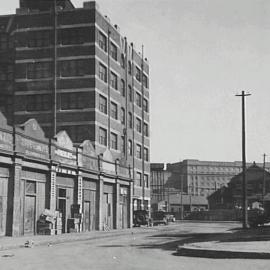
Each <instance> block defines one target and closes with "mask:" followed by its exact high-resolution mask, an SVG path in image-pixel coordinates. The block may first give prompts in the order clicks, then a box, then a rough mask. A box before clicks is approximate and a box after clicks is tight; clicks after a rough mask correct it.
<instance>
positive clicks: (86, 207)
mask: <svg viewBox="0 0 270 270" xmlns="http://www.w3.org/2000/svg"><path fill="white" fill-rule="evenodd" d="M83 217H84V220H83V222H84V223H83V227H84V231H90V230H91V202H90V201H84V203H83Z"/></svg>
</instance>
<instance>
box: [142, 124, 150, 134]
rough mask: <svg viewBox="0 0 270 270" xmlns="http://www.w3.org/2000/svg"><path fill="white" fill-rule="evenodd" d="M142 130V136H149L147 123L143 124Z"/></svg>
mask: <svg viewBox="0 0 270 270" xmlns="http://www.w3.org/2000/svg"><path fill="white" fill-rule="evenodd" d="M143 130H144V131H143V132H144V136H146V137H148V136H149V130H148V125H147V124H146V123H144V124H143Z"/></svg>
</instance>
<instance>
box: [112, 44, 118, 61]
mask: <svg viewBox="0 0 270 270" xmlns="http://www.w3.org/2000/svg"><path fill="white" fill-rule="evenodd" d="M111 57H112V58H113V59H114V60H115V61H117V47H116V46H115V45H114V44H113V43H111Z"/></svg>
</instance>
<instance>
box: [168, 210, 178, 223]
mask: <svg viewBox="0 0 270 270" xmlns="http://www.w3.org/2000/svg"><path fill="white" fill-rule="evenodd" d="M165 215H166V218H167V221H168V222H175V220H176V219H175V216H174V215H173V214H171V213H168V212H166V213H165Z"/></svg>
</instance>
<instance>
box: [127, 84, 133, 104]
mask: <svg viewBox="0 0 270 270" xmlns="http://www.w3.org/2000/svg"><path fill="white" fill-rule="evenodd" d="M128 96H129V101H130V102H132V101H133V95H132V88H131V86H130V85H129V86H128Z"/></svg>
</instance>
